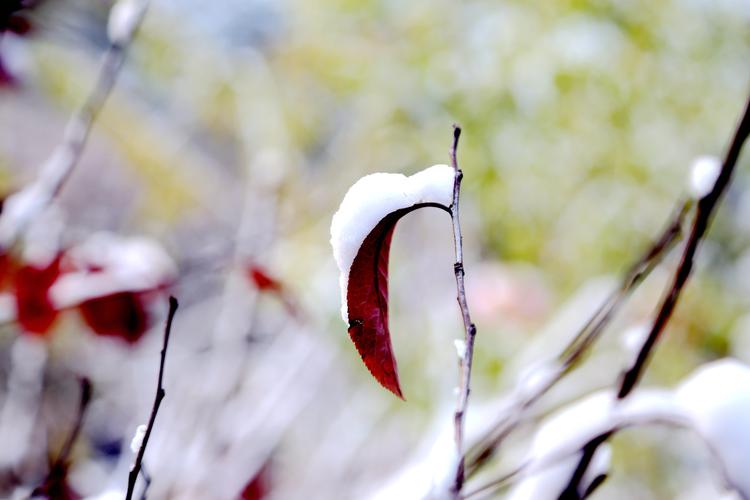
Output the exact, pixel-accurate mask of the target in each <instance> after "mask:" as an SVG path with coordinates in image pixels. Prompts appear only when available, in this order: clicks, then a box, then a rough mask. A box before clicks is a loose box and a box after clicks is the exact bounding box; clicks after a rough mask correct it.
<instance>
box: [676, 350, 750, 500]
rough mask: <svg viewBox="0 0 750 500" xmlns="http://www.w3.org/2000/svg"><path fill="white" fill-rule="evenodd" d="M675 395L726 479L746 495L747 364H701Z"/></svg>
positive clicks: (749, 492) (749, 444)
mask: <svg viewBox="0 0 750 500" xmlns="http://www.w3.org/2000/svg"><path fill="white" fill-rule="evenodd" d="M675 399H676V401H677V403H678V405H680V406H681V407H682V409H683V410H684V411H685V412H686V413H687V414H688V415H689V417H690V418H691V420H692V423H693V425H694V426H695V429H696V430H697V431H698V432H699V433H700V434H701V435H702V436H703V438H704V439H706V441H707V442H708V443H710V445H711V448H712V449H713V451H714V453H715V454H716V456H717V458H718V459H719V460H720V461H721V462H722V465H723V469H724V473H725V474H726V476H727V477H726V480H727V481H729V483H731V485H732V486H733V487H734V488H737V490H739V491H740V492H741V493H742V495H744V497H750V475H748V474H747V464H748V463H749V462H750V427H749V426H748V422H750V367H748V366H746V365H743V364H742V363H740V362H739V361H736V360H733V359H721V360H718V361H714V362H711V363H708V364H706V365H703V366H701V367H700V368H698V369H697V370H695V371H694V372H693V373H692V374H691V375H690V376H689V377H687V378H686V379H685V380H684V381H683V382H682V383H681V384H680V386H679V387H678V388H677V391H676V392H675Z"/></svg>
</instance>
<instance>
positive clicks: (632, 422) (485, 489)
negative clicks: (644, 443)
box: [465, 413, 724, 499]
mask: <svg viewBox="0 0 750 500" xmlns="http://www.w3.org/2000/svg"><path fill="white" fill-rule="evenodd" d="M646 425H656V426H663V427H671V428H675V429H690V430H693V431H695V433H696V435H697V436H698V437H699V438H700V439H701V441H702V442H703V444H704V445H706V447H707V449H708V451H709V452H710V453H711V455H712V456H713V457H714V458H716V460H717V464H718V465H719V466H721V467H722V472H724V471H723V465H722V464H721V461H720V460H719V459H718V458H717V457H718V454H717V453H716V451H715V449H714V448H713V447H712V446H711V443H710V442H709V441H708V440H707V439H705V437H704V436H703V435H701V434H700V433H699V432H697V430H696V429H695V428H694V427H693V426H692V423H691V421H690V420H688V419H686V418H685V417H684V416H683V415H681V414H679V413H654V414H646V415H642V416H636V417H632V416H631V417H630V418H626V419H625V420H622V421H619V422H613V423H612V424H611V425H609V426H608V427H607V428H605V429H598V430H596V432H592V435H591V436H590V437H587V438H586V442H585V443H584V444H583V446H580V447H579V446H578V445H577V444H576V445H574V446H561V447H559V448H557V449H555V450H552V451H550V452H548V453H546V454H544V455H541V456H540V457H538V458H536V459H531V458H527V459H526V460H524V461H523V462H521V463H520V464H519V465H517V466H516V467H515V468H513V469H512V470H510V471H509V472H506V473H504V474H502V475H501V476H499V477H497V478H495V479H493V480H490V481H489V482H487V483H485V484H483V485H482V486H479V487H477V488H475V489H473V490H471V491H470V492H468V493H467V494H466V496H465V498H467V499H468V498H474V497H476V496H477V495H480V494H483V493H490V492H492V491H495V490H497V489H499V488H501V487H503V486H505V485H506V484H508V483H512V482H513V481H515V480H517V479H518V478H519V477H520V476H521V475H522V474H534V473H536V472H539V471H542V470H544V469H545V468H547V467H551V466H554V465H557V464H559V463H560V462H561V461H563V460H565V459H567V458H570V457H572V456H574V455H576V454H579V453H586V451H587V450H589V453H591V454H592V455H593V451H595V450H594V449H593V447H592V443H596V442H599V443H600V444H601V443H603V442H604V438H605V436H610V437H611V436H612V435H614V434H616V433H618V432H620V431H622V430H625V429H628V428H633V427H639V426H646ZM583 472H585V471H579V470H578V468H576V470H575V472H574V474H582V473H583ZM604 479H606V477H601V476H597V477H596V478H594V479H593V480H592V484H590V485H588V487H587V488H586V492H585V493H584V494H583V495H580V496H581V498H586V496H587V495H590V494H591V493H592V492H593V490H594V489H595V488H596V487H598V486H600V485H601V482H602V481H604ZM561 498H563V497H561ZM568 498H569V497H568Z"/></svg>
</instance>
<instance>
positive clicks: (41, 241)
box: [23, 204, 65, 267]
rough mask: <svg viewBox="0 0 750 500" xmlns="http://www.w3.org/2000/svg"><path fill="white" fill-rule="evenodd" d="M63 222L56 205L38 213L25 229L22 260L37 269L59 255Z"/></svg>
mask: <svg viewBox="0 0 750 500" xmlns="http://www.w3.org/2000/svg"><path fill="white" fill-rule="evenodd" d="M64 228H65V221H64V218H63V215H62V213H61V211H60V209H59V208H58V207H57V205H55V204H52V205H49V206H48V207H46V208H44V209H42V210H41V212H39V213H38V214H37V215H36V217H34V218H33V219H31V221H29V224H28V226H27V227H26V228H25V235H24V247H23V260H24V261H26V262H28V263H29V264H31V265H34V266H37V267H46V266H47V265H49V264H50V263H51V262H52V261H53V260H55V257H57V255H58V254H59V253H60V238H61V236H62V232H63V230H64Z"/></svg>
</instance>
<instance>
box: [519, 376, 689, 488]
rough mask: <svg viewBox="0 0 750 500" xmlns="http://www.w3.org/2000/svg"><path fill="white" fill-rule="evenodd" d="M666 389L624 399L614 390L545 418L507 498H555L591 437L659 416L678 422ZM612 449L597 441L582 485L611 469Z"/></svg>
mask: <svg viewBox="0 0 750 500" xmlns="http://www.w3.org/2000/svg"><path fill="white" fill-rule="evenodd" d="M681 417H682V416H681V414H680V413H679V410H678V409H676V408H675V405H674V403H673V401H672V398H671V395H670V393H669V392H668V391H664V390H658V389H640V390H639V391H638V392H636V393H634V394H632V395H631V396H630V397H628V398H627V399H625V400H623V401H617V400H616V397H615V394H614V393H613V392H612V391H609V390H606V391H599V392H596V393H593V394H591V395H589V396H586V397H584V398H582V399H580V400H578V401H576V402H574V403H572V404H570V405H568V406H566V407H564V408H563V409H561V410H559V411H558V412H556V413H554V414H553V415H552V416H550V417H549V418H547V419H546V420H545V421H544V422H543V423H542V424H541V425H540V426H539V429H538V430H537V432H536V434H535V435H534V439H533V442H532V444H531V447H530V449H529V452H528V454H527V455H526V459H525V463H527V464H529V465H528V467H527V469H526V471H525V473H524V474H523V476H522V479H521V481H519V483H518V484H517V485H516V486H515V487H514V488H513V489H512V490H511V492H510V495H509V496H508V499H509V500H526V499H529V500H532V499H533V500H545V499H550V500H554V499H556V498H558V497H559V495H560V493H561V492H562V490H563V489H564V488H565V486H566V485H567V484H568V481H569V480H570V478H571V477H572V475H573V472H574V471H575V468H576V466H577V464H578V461H579V460H580V457H581V453H582V451H581V449H582V448H583V446H584V445H585V444H586V443H587V442H589V441H590V440H591V439H593V438H595V437H597V436H599V435H601V434H604V433H606V432H607V431H610V430H612V429H615V428H618V427H624V426H630V425H637V424H643V423H649V422H654V421H658V420H660V419H663V418H668V419H670V420H677V421H680V422H682V420H683V418H681ZM610 455H611V450H610V448H609V445H607V444H604V445H601V446H600V447H599V448H598V449H597V451H596V453H595V454H594V456H593V458H592V461H591V464H590V465H589V468H588V470H587V471H586V474H585V475H584V477H583V480H582V481H581V486H582V487H583V488H584V489H585V488H587V487H588V486H589V485H590V484H591V482H592V481H593V480H594V479H595V478H596V477H597V476H598V475H600V474H604V473H606V472H607V470H608V469H609V459H610Z"/></svg>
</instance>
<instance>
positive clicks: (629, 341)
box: [620, 323, 651, 356]
mask: <svg viewBox="0 0 750 500" xmlns="http://www.w3.org/2000/svg"><path fill="white" fill-rule="evenodd" d="M650 331H651V325H650V324H648V323H637V324H635V325H631V326H630V327H629V328H627V329H625V331H624V332H622V336H621V337H620V342H621V343H622V347H624V348H625V350H626V351H627V352H628V353H630V354H632V355H633V356H635V355H637V354H638V351H640V349H641V346H642V345H643V342H644V341H645V340H646V337H647V336H648V334H649V332H650Z"/></svg>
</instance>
